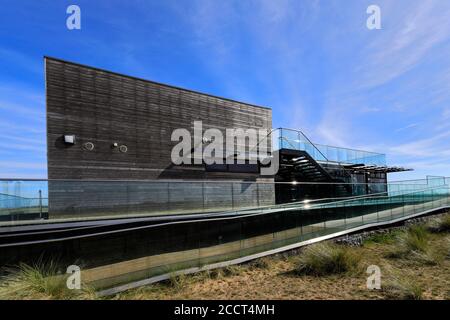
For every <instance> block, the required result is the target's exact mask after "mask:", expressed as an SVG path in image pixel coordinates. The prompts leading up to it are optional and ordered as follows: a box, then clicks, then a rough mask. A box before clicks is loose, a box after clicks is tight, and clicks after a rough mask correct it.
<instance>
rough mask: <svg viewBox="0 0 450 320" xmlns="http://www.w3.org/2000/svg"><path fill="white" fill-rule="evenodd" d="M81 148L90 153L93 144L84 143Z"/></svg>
mask: <svg viewBox="0 0 450 320" xmlns="http://www.w3.org/2000/svg"><path fill="white" fill-rule="evenodd" d="M83 148H84V149H85V150H87V151H92V150H94V144H93V143H92V142H86V143H85V144H83Z"/></svg>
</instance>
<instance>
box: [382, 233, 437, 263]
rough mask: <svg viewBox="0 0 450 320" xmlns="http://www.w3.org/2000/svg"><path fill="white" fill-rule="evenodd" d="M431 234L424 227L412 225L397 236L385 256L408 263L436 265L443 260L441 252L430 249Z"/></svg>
mask: <svg viewBox="0 0 450 320" xmlns="http://www.w3.org/2000/svg"><path fill="white" fill-rule="evenodd" d="M431 238H432V234H431V233H430V231H429V229H428V227H427V226H425V225H414V226H411V227H410V228H408V230H407V231H404V232H402V233H400V234H399V235H398V236H397V241H396V242H395V246H394V247H393V249H392V250H390V251H389V252H388V253H387V254H386V256H387V257H388V258H394V259H404V260H405V261H409V262H410V263H411V262H412V263H415V264H428V265H437V264H440V263H441V262H442V260H443V259H445V254H443V252H442V251H441V250H437V249H436V248H432V247H431V246H430V241H431Z"/></svg>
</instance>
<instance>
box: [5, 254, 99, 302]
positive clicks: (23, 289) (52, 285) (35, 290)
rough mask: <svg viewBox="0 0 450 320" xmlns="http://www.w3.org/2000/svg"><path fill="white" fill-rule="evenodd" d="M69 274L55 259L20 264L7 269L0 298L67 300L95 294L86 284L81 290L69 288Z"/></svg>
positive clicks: (90, 296) (84, 297) (89, 296)
mask: <svg viewBox="0 0 450 320" xmlns="http://www.w3.org/2000/svg"><path fill="white" fill-rule="evenodd" d="M67 276H68V275H66V274H64V273H62V272H61V268H60V267H59V266H58V264H57V263H56V262H54V261H49V262H45V263H43V262H41V261H40V262H39V263H36V264H35V265H28V264H20V265H19V266H17V267H15V268H9V269H7V270H6V275H5V276H3V277H2V279H1V280H2V281H1V283H0V299H12V300H47V299H56V300H65V299H86V298H92V297H93V296H95V292H94V291H93V290H92V289H91V288H88V287H86V286H84V287H83V288H82V289H81V290H70V289H68V288H67V284H66V281H67Z"/></svg>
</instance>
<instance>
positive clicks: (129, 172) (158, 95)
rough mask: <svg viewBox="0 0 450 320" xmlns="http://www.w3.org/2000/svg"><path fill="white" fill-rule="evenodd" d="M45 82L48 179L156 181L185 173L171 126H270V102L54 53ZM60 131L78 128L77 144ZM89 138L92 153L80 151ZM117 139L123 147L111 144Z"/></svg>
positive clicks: (189, 173) (73, 131) (75, 131)
mask: <svg viewBox="0 0 450 320" xmlns="http://www.w3.org/2000/svg"><path fill="white" fill-rule="evenodd" d="M46 86H47V130H48V165H49V167H48V175H49V179H129V178H132V179H160V178H167V177H168V176H169V177H173V174H170V171H172V170H175V173H176V176H177V178H179V179H183V178H184V176H183V172H184V170H180V168H174V167H173V166H172V165H171V159H170V154H171V150H172V147H173V146H174V145H175V144H176V142H172V141H170V136H171V133H172V131H173V130H175V129H177V128H186V129H189V130H190V131H191V132H192V127H193V122H194V121H196V120H201V121H202V122H203V128H204V129H207V128H218V129H225V128H255V129H258V128H266V129H268V130H270V129H271V125H272V118H271V117H272V115H271V110H270V109H268V108H263V107H257V106H253V105H250V104H245V103H240V102H236V101H232V100H227V99H222V98H218V97H214V96H210V95H206V94H201V93H197V92H193V91H189V90H185V89H179V88H175V87H171V86H167V85H163V84H159V83H155V82H150V81H145V80H141V79H137V78H132V77H129V76H124V75H119V74H116V73H112V72H108V71H103V70H99V69H95V68H90V67H86V66H82V65H78V64H74V63H69V62H65V61H61V60H57V59H53V58H46ZM64 134H75V135H76V138H77V143H76V144H75V145H73V146H66V145H64V144H63V143H62V140H61V139H62V136H63V135H64ZM88 141H89V142H92V143H93V144H94V146H95V148H94V150H93V151H87V150H84V148H83V144H84V143H85V142H88ZM114 142H117V143H118V144H119V145H121V144H124V145H126V146H127V147H128V151H127V152H126V153H121V152H119V150H117V149H114V148H111V145H112V144H113V143H114ZM114 168H119V170H115V169H114ZM149 169H154V170H149ZM192 172H193V171H192V170H188V171H187V172H186V176H187V177H188V178H189V179H191V178H195V177H193V176H192ZM197 173H198V178H200V179H205V178H213V179H214V178H215V177H216V176H217V174H216V173H209V172H208V173H206V172H204V170H203V168H201V169H200V170H197ZM224 176H225V177H228V178H231V179H238V180H239V179H242V178H243V175H242V174H231V173H227V174H225V175H224V174H221V175H220V177H221V178H224ZM249 176H251V174H249V175H247V176H246V177H245V178H244V179H248V178H249ZM253 178H256V176H255V175H253Z"/></svg>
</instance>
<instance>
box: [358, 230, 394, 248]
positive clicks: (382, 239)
mask: <svg viewBox="0 0 450 320" xmlns="http://www.w3.org/2000/svg"><path fill="white" fill-rule="evenodd" d="M400 233H401V231H400V230H393V231H391V232H383V233H375V234H373V235H371V236H369V237H367V238H366V239H364V241H363V245H371V244H393V243H395V241H396V240H397V238H398V236H399V235H400Z"/></svg>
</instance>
